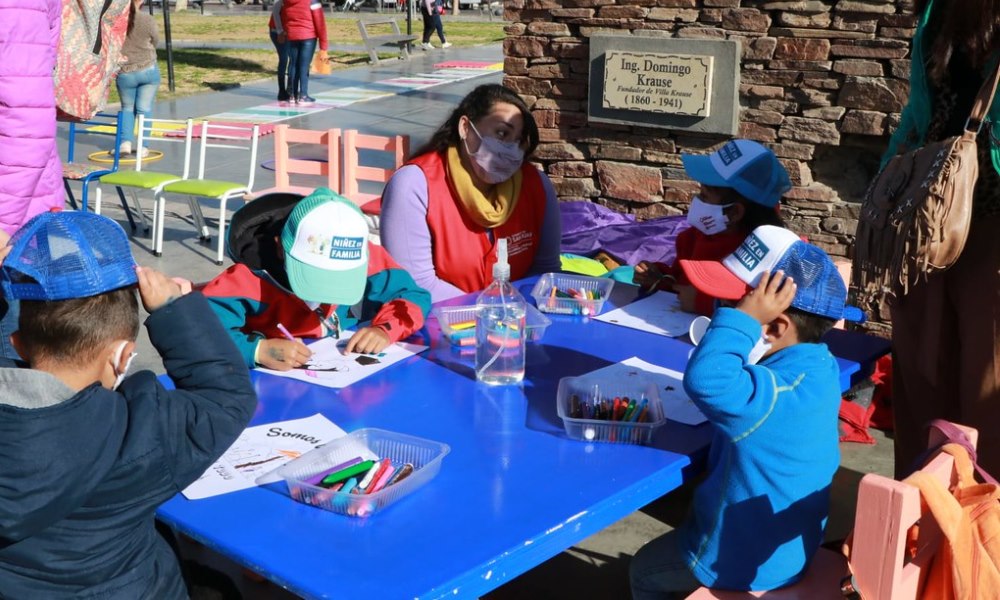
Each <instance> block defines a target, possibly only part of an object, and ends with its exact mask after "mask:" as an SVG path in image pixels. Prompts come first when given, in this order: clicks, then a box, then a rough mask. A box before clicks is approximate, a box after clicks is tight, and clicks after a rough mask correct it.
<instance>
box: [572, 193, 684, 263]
mask: <svg viewBox="0 0 1000 600" xmlns="http://www.w3.org/2000/svg"><path fill="white" fill-rule="evenodd" d="M559 212H560V213H561V214H562V226H563V234H562V251H563V252H565V253H569V254H579V255H582V256H593V255H594V254H596V253H597V252H598V251H600V250H604V251H605V252H607V253H608V254H610V255H612V256H614V257H615V258H617V259H618V260H621V261H624V264H629V265H635V264H638V263H639V261H642V260H648V261H651V262H662V263H666V264H673V262H674V258H675V257H676V255H677V254H676V242H677V234H678V233H680V232H682V231H684V230H685V229H687V228H688V227H690V225H688V222H687V220H686V219H685V218H684V217H683V216H677V217H660V218H657V219H650V220H648V221H638V222H637V221H636V220H635V217H634V216H632V215H623V214H621V213H618V212H615V211H613V210H611V209H609V208H606V207H604V206H601V205H599V204H594V203H592V202H561V203H560V204H559Z"/></svg>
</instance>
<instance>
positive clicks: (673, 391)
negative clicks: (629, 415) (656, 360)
mask: <svg viewBox="0 0 1000 600" xmlns="http://www.w3.org/2000/svg"><path fill="white" fill-rule="evenodd" d="M592 375H597V376H599V377H603V378H607V379H610V380H617V379H624V378H628V377H636V376H640V377H642V378H643V379H645V380H648V381H652V382H653V383H654V384H656V389H657V393H659V395H660V402H661V403H662V405H663V416H665V417H666V418H668V419H670V420H671V421H677V422H678V423H683V424H685V425H699V424H701V423H704V422H705V421H706V420H707V419H706V418H705V415H703V414H701V411H700V410H698V407H697V406H695V405H694V402H691V399H690V398H688V395H687V394H686V393H685V392H684V384H683V383H682V380H683V379H684V374H683V373H680V372H678V371H674V370H673V369H667V368H664V367H660V366H657V365H654V364H652V363H648V362H646V361H644V360H642V359H641V358H638V357H635V356H633V357H632V358H628V359H626V360H623V361H622V362H620V363H617V364H614V365H609V366H607V367H604V368H603V369H598V370H596V371H592V372H590V373H587V376H588V377H590V376H592Z"/></svg>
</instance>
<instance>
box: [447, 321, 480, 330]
mask: <svg viewBox="0 0 1000 600" xmlns="http://www.w3.org/2000/svg"><path fill="white" fill-rule="evenodd" d="M475 326H476V322H475V321H459V322H458V323H452V324H451V325H450V327H451V328H452V330H453V331H461V330H463V329H472V328H474V327H475Z"/></svg>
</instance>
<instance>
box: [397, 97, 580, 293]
mask: <svg viewBox="0 0 1000 600" xmlns="http://www.w3.org/2000/svg"><path fill="white" fill-rule="evenodd" d="M537 145H538V127H537V126H536V125H535V120H534V118H532V116H531V113H530V112H529V110H528V107H527V106H526V105H525V103H524V101H523V100H522V99H521V98H520V96H518V95H517V94H516V93H514V92H513V91H511V90H510V89H508V88H505V87H503V86H501V85H495V84H494V85H482V86H479V87H477V88H476V89H474V90H473V91H472V92H471V93H469V95H468V96H466V97H465V98H464V99H463V100H462V102H461V103H460V104H459V105H458V108H456V109H455V111H454V112H453V113H452V114H451V116H450V117H449V118H448V120H447V121H445V123H444V124H443V125H442V126H441V127H440V128H439V129H438V130H437V132H435V133H434V135H433V136H432V137H431V139H430V141H429V142H427V144H426V145H424V147H422V148H421V149H419V150H418V151H417V152H416V153H414V155H413V156H414V157H413V158H412V159H411V160H410V162H409V163H408V164H406V165H404V166H403V167H402V168H400V169H399V170H398V171H397V172H396V173H395V174H394V175H393V176H392V179H390V180H389V183H388V184H387V185H386V188H385V191H384V192H383V194H382V219H381V226H380V229H381V231H380V233H381V236H382V243H383V244H384V245H385V247H386V249H387V250H388V251H389V253H390V254H392V256H393V257H394V258H395V259H396V260H397V261H398V262H399V263H400V265H402V266H403V267H404V268H406V269H407V270H408V271H409V272H410V274H411V275H412V276H413V278H414V279H415V280H416V282H417V283H418V284H419V285H420V286H421V287H423V288H425V289H427V290H428V291H430V293H431V296H432V297H433V299H434V301H435V302H437V301H439V300H444V299H446V298H451V297H454V296H459V295H461V294H465V293H468V292H475V291H478V290H481V289H483V288H485V287H486V286H487V285H488V284H489V283H490V281H491V280H492V266H493V263H495V262H496V242H497V240H498V239H499V238H507V239H508V260H509V261H510V267H511V278H512V279H519V278H522V277H524V276H526V275H529V274H532V273H543V272H547V271H558V270H559V243H560V237H561V233H562V232H561V224H560V221H559V207H558V203H557V200H556V194H555V189H554V188H553V187H552V183H551V182H550V181H549V179H548V178H547V177H546V176H545V175H544V174H543V173H541V172H539V170H538V169H537V168H535V167H534V166H533V165H531V164H530V163H528V162H527V160H526V158H527V157H528V156H530V155H531V152H532V151H533V150H534V149H535V147H536V146H537Z"/></svg>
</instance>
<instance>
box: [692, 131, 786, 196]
mask: <svg viewBox="0 0 1000 600" xmlns="http://www.w3.org/2000/svg"><path fill="white" fill-rule="evenodd" d="M681 161H682V162H683V163H684V171H685V172H686V173H687V174H688V177H690V178H691V179H694V180H695V181H697V182H698V183H702V184H705V185H710V186H714V187H725V188H732V189H734V190H736V191H737V192H739V194H740V195H741V196H743V197H744V198H746V199H747V200H750V201H751V202H754V203H756V204H760V205H762V206H766V207H768V208H773V207H774V206H776V205H777V204H778V201H779V200H781V196H782V195H784V193H785V192H787V191H788V190H790V189H792V183H791V181H790V180H789V178H788V171H786V170H785V167H784V166H783V165H782V164H781V162H779V161H778V157H777V156H775V155H774V152H771V150H769V149H768V148H766V147H765V146H763V145H761V144H759V143H757V142H755V141H753V140H732V141H729V142H726V143H725V144H724V145H723V146H722V147H721V148H719V149H718V150H716V151H715V152H713V153H711V154H682V155H681Z"/></svg>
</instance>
